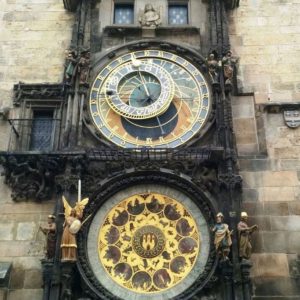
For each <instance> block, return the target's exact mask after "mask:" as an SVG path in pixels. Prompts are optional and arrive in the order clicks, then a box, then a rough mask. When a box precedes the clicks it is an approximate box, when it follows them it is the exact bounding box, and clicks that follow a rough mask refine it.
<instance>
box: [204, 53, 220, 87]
mask: <svg viewBox="0 0 300 300" xmlns="http://www.w3.org/2000/svg"><path fill="white" fill-rule="evenodd" d="M206 63H207V67H208V73H209V76H210V79H211V82H212V84H213V85H219V62H218V60H217V58H216V54H215V53H213V52H212V53H210V54H209V56H208V58H207V61H206Z"/></svg>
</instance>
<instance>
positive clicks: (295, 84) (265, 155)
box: [0, 0, 300, 300]
mask: <svg viewBox="0 0 300 300" xmlns="http://www.w3.org/2000/svg"><path fill="white" fill-rule="evenodd" d="M190 2H191V3H190V8H191V9H190V11H191V14H192V15H191V19H192V20H195V23H192V24H191V25H192V26H194V27H195V31H190V30H189V31H188V35H186V33H185V31H184V30H183V29H182V30H181V31H180V32H179V34H178V32H174V33H173V35H171V36H169V37H168V39H169V40H170V41H176V42H177V43H187V44H189V45H191V46H192V47H194V48H197V49H200V48H201V47H200V46H201V45H202V46H203V47H204V48H201V49H205V41H206V40H207V38H208V32H207V31H206V30H205V25H206V24H207V22H208V18H207V16H206V15H205V14H204V13H203V12H204V11H205V9H206V8H207V1H203V3H200V2H201V1H196V0H194V1H190ZM138 3H139V6H138V7H137V8H136V10H137V12H141V11H142V9H143V7H144V4H145V3H146V2H144V1H139V2H138ZM159 3H160V1H153V5H154V6H156V7H158V8H159V10H160V13H161V15H162V16H164V17H163V25H166V11H164V8H163V6H160V4H159ZM111 5H112V4H111V2H110V1H100V3H98V2H97V1H96V3H95V7H96V8H99V9H100V10H99V13H98V14H97V13H95V12H96V11H97V10H96V9H95V8H94V14H93V18H94V20H97V19H98V20H99V25H98V26H95V27H93V28H92V35H93V34H95V35H96V36H97V32H98V33H99V32H102V29H103V28H104V27H105V26H109V25H110V24H111V19H112V16H113V10H112V6H111ZM104 12H105V13H104ZM107 12H109V13H107ZM199 15H201V16H202V17H203V18H199ZM228 16H229V29H230V41H231V45H232V50H233V53H234V55H236V56H238V57H239V66H238V93H237V95H236V96H235V97H234V98H233V102H232V112H233V122H234V129H235V134H236V140H237V148H238V153H239V168H240V174H241V175H242V176H243V180H244V183H243V207H244V209H245V210H246V211H247V212H248V213H249V215H250V216H251V218H250V222H249V223H251V224H252V223H253V224H258V225H259V228H260V230H259V232H258V233H256V234H254V236H253V237H254V241H253V246H254V254H253V256H252V262H253V268H252V274H251V276H252V279H253V291H254V299H256V300H268V299H270V297H271V296H272V297H273V298H274V299H281V300H287V299H298V298H297V297H300V296H299V295H300V290H299V286H300V284H299V276H300V275H299V273H300V270H299V269H298V268H299V267H298V265H297V259H299V256H298V257H297V255H299V254H300V225H299V224H300V151H299V150H300V128H296V129H290V128H288V127H287V126H286V125H285V123H284V120H283V115H282V112H274V111H269V110H267V109H265V108H264V107H263V106H262V104H266V103H267V104H272V103H274V102H299V101H300V84H299V81H300V68H299V62H300V60H299V51H300V33H299V32H300V25H299V21H298V20H299V17H300V3H299V1H296V0H291V1H282V0H276V1H274V0H272V1H271V0H264V1H259V0H243V1H240V5H239V7H238V8H237V9H235V10H233V11H230V12H228ZM198 18H199V19H198ZM200 19H201V21H199V20H200ZM73 23H74V14H73V13H70V12H67V11H66V10H65V9H64V7H63V3H62V1H55V0H38V1H33V0H31V1H30V0H26V1H20V0H15V1H9V0H6V1H2V2H1V3H0V28H1V29H0V41H1V46H0V94H1V99H0V110H1V108H4V107H12V87H13V85H14V84H16V83H17V82H19V81H24V82H27V83H35V82H39V83H40V82H51V83H57V82H61V80H62V78H63V64H64V55H65V49H67V48H68V47H69V44H70V39H71V31H72V25H73ZM135 23H136V24H135V25H137V20H136V22H135ZM133 29H134V28H133ZM166 30H168V28H167V29H165V31H164V30H163V28H162V29H161V33H160V34H161V37H162V38H164V34H165V32H166ZM197 30H198V31H197ZM131 33H132V31H131ZM199 33H200V35H199ZM137 37H140V36H139V34H138V35H137ZM123 39H124V36H122V35H121V36H119V39H118V40H116V39H114V40H112V39H109V38H106V36H105V34H104V36H103V39H102V40H100V39H98V42H99V43H100V42H102V43H103V44H102V46H103V49H108V48H110V47H112V46H114V45H115V44H114V43H116V44H118V43H120V40H123ZM126 39H127V40H126V41H130V40H132V39H133V35H131V36H130V35H129V36H127V37H126ZM95 40H97V39H95ZM99 43H98V44H97V43H96V42H95V44H94V45H92V46H93V47H95V48H97V47H99ZM207 51H208V49H207ZM203 54H204V55H206V54H207V53H203ZM17 114H18V110H16V109H12V110H11V111H10V118H14V117H16V116H17ZM0 126H1V130H0V136H1V141H2V143H1V145H0V148H1V150H4V151H5V150H6V149H7V145H8V139H9V136H10V132H9V130H10V127H9V126H8V125H7V123H6V122H4V121H0ZM10 194H11V190H10V189H9V188H8V187H7V185H5V184H4V182H3V180H2V182H1V193H0V199H1V200H0V204H1V212H2V215H1V221H0V261H10V262H13V269H12V272H11V280H10V283H9V287H8V289H3V290H1V289H0V299H5V300H18V299H22V300H26V299H36V300H38V299H42V289H41V286H42V274H41V266H40V259H41V258H42V257H43V251H44V250H43V247H44V237H43V234H42V233H41V232H40V231H38V227H39V225H40V223H41V222H44V221H45V220H46V217H47V215H48V214H49V213H52V212H53V207H54V203H55V202H54V200H50V201H48V202H43V203H39V204H36V203H31V202H26V203H24V202H23V203H15V202H13V201H12V200H11V198H10ZM1 297H2V298H1ZM273 298H272V299H273Z"/></svg>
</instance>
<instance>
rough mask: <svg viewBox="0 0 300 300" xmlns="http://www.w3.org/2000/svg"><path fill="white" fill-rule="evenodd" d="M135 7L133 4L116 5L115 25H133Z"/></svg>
mask: <svg viewBox="0 0 300 300" xmlns="http://www.w3.org/2000/svg"><path fill="white" fill-rule="evenodd" d="M133 16H134V14H133V5H132V4H116V5H115V15H114V23H115V24H133Z"/></svg>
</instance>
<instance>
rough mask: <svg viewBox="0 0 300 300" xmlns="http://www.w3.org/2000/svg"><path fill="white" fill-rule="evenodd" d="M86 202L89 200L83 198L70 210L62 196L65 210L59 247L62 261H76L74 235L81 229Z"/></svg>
mask: <svg viewBox="0 0 300 300" xmlns="http://www.w3.org/2000/svg"><path fill="white" fill-rule="evenodd" d="M88 202H89V199H88V198H85V199H83V200H81V201H79V202H77V203H76V205H75V207H74V208H72V207H71V206H70V205H69V203H68V202H67V200H66V198H65V197H64V196H63V203H64V208H65V222H64V230H63V235H62V239H61V245H60V247H61V260H62V261H76V260H77V243H76V233H77V232H78V231H79V230H80V228H81V219H82V216H83V210H84V207H85V206H86V205H87V203H88Z"/></svg>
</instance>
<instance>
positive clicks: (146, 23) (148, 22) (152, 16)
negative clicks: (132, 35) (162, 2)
mask: <svg viewBox="0 0 300 300" xmlns="http://www.w3.org/2000/svg"><path fill="white" fill-rule="evenodd" d="M139 22H140V24H141V26H142V27H150V28H156V27H157V26H159V25H160V24H161V19H160V14H159V13H158V12H157V11H156V10H155V9H154V8H153V6H152V4H146V5H145V9H144V13H143V15H142V16H141V17H140V18H139Z"/></svg>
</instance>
